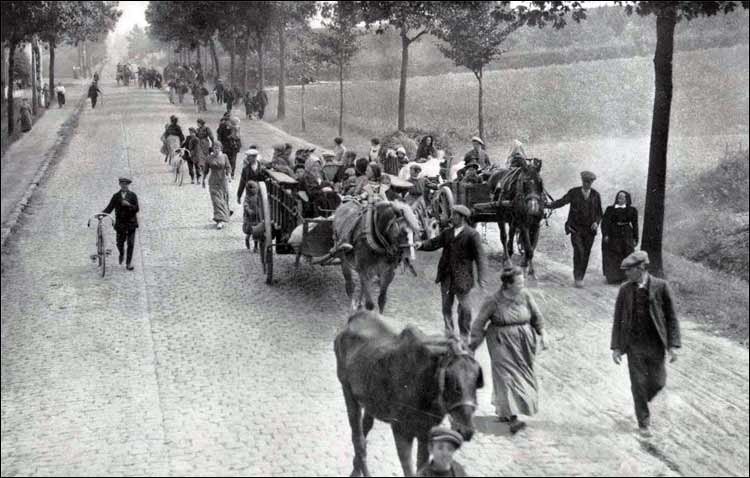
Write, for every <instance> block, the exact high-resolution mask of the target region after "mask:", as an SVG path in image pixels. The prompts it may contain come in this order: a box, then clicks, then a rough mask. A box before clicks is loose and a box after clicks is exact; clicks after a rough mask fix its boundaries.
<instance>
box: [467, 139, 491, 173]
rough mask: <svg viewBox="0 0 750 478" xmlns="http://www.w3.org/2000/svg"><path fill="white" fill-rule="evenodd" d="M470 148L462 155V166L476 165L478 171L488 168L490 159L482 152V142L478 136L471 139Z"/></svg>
mask: <svg viewBox="0 0 750 478" xmlns="http://www.w3.org/2000/svg"><path fill="white" fill-rule="evenodd" d="M471 146H472V148H471V149H470V150H469V152H468V153H466V154H465V155H464V164H470V163H477V164H478V165H479V167H480V169H484V168H488V167H489V166H490V157H489V156H487V152H486V151H485V150H484V141H482V138H480V137H479V136H474V137H473V138H471Z"/></svg>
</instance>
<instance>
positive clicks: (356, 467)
mask: <svg viewBox="0 0 750 478" xmlns="http://www.w3.org/2000/svg"><path fill="white" fill-rule="evenodd" d="M341 388H342V389H343V391H344V402H345V403H346V412H347V415H348V416H349V428H351V430H352V445H353V446H354V459H353V460H352V473H351V475H349V476H361V475H364V476H370V472H369V470H368V469H367V442H366V441H365V435H364V433H363V430H362V409H361V407H360V405H359V403H358V402H357V400H356V399H355V398H354V393H353V392H352V390H351V388H350V387H349V385H348V384H341Z"/></svg>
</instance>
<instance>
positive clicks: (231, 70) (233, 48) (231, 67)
mask: <svg viewBox="0 0 750 478" xmlns="http://www.w3.org/2000/svg"><path fill="white" fill-rule="evenodd" d="M236 53H237V38H232V44H231V45H230V47H229V86H230V87H232V86H233V85H234V63H235V61H234V57H235V54H236Z"/></svg>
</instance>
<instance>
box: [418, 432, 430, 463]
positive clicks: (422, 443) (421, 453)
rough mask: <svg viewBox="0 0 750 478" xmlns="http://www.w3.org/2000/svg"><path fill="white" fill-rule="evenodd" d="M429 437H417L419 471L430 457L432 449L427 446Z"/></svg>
mask: <svg viewBox="0 0 750 478" xmlns="http://www.w3.org/2000/svg"><path fill="white" fill-rule="evenodd" d="M428 443H429V438H428V437H427V436H422V437H417V471H418V470H419V469H420V468H422V467H423V466H424V465H425V464H426V463H427V460H429V459H430V451H429V448H428V447H427V444H428Z"/></svg>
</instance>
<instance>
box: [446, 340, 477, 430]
mask: <svg viewBox="0 0 750 478" xmlns="http://www.w3.org/2000/svg"><path fill="white" fill-rule="evenodd" d="M482 387H484V376H483V375H482V367H481V366H480V365H479V362H477V361H476V360H475V359H474V356H473V355H472V354H471V352H469V351H468V350H466V349H465V348H464V347H463V345H461V344H460V342H459V341H455V340H454V341H452V342H451V345H450V350H449V351H448V352H447V353H446V354H445V355H444V356H443V358H442V360H441V362H440V365H439V367H438V388H439V393H440V397H439V401H440V402H441V403H442V406H443V407H444V408H445V413H447V414H449V415H450V418H451V426H452V427H453V428H454V429H455V430H456V431H457V432H459V433H460V434H461V436H463V438H464V440H466V441H469V440H471V437H472V436H473V435H474V423H473V417H474V412H475V411H476V409H477V389H479V388H482Z"/></svg>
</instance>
